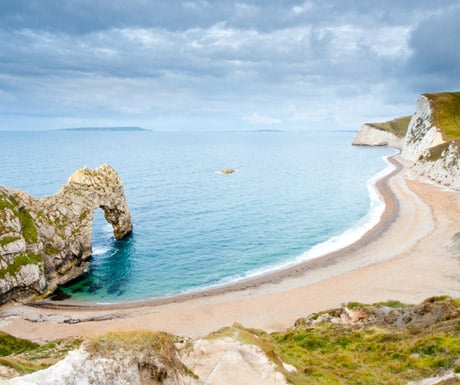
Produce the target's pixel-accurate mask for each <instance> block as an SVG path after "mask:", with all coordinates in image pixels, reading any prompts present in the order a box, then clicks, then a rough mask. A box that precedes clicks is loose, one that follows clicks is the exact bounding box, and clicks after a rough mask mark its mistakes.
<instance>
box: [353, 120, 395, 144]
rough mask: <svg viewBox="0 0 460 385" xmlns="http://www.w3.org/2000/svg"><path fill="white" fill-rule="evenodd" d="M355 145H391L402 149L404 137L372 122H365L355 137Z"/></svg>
mask: <svg viewBox="0 0 460 385" xmlns="http://www.w3.org/2000/svg"><path fill="white" fill-rule="evenodd" d="M353 144H354V145H355V146H389V147H394V148H398V149H401V148H402V144H403V139H402V138H398V137H397V136H396V135H395V134H393V133H391V132H388V131H385V130H382V129H381V128H378V127H376V126H375V125H373V124H372V123H364V124H363V125H362V126H361V128H360V129H359V131H358V133H357V134H356V136H355V138H354V139H353Z"/></svg>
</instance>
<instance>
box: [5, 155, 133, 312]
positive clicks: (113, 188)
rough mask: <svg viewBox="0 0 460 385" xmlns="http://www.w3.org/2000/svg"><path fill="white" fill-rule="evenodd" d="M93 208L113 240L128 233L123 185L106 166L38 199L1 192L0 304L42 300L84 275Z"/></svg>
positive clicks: (79, 173) (72, 178) (78, 174)
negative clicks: (110, 226)
mask: <svg viewBox="0 0 460 385" xmlns="http://www.w3.org/2000/svg"><path fill="white" fill-rule="evenodd" d="M97 208H101V209H102V210H103V212H104V216H105V218H106V220H107V221H108V222H109V223H110V224H111V225H112V227H113V233H114V236H115V238H116V239H122V238H123V237H125V236H127V235H128V234H130V233H131V231H132V222H131V215H130V212H129V208H128V204H127V202H126V199H125V194H124V190H123V185H122V182H121V179H120V177H119V176H118V174H117V172H116V171H115V170H114V169H113V168H112V167H110V166H109V165H108V164H103V165H102V166H100V167H98V168H96V169H94V170H90V169H88V168H86V167H85V168H83V169H81V170H79V171H76V172H75V173H74V174H72V175H71V176H70V178H69V180H68V182H67V183H66V184H65V185H63V186H62V188H61V189H60V190H59V191H58V192H57V193H56V194H54V195H52V196H47V197H44V198H42V199H36V198H34V197H32V196H31V195H29V194H27V193H25V192H22V191H18V190H13V189H9V188H6V187H1V186H0V303H5V302H9V301H12V300H13V301H24V300H30V299H32V298H34V297H35V298H39V297H41V296H45V295H46V294H49V293H51V292H53V291H54V290H55V289H56V287H57V285H59V284H62V283H64V282H67V281H69V280H71V279H73V278H75V277H77V276H79V275H81V274H82V273H83V272H85V271H86V270H87V269H88V267H89V262H88V258H89V257H90V256H91V237H92V222H93V211H94V210H95V209H97Z"/></svg>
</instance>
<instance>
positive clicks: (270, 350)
mask: <svg viewBox="0 0 460 385" xmlns="http://www.w3.org/2000/svg"><path fill="white" fill-rule="evenodd" d="M0 336H1V337H2V338H0V354H1V357H0V363H1V364H3V365H8V366H10V367H14V368H16V369H17V370H18V371H19V372H20V373H24V372H27V371H32V370H37V369H39V368H41V367H40V365H45V366H47V365H49V363H50V360H51V359H54V360H55V359H56V358H55V357H59V356H61V357H62V356H63V355H64V354H63V352H65V351H66V350H67V351H68V349H70V348H76V347H78V346H79V344H80V341H78V340H73V341H58V342H54V343H52V344H47V345H43V346H39V345H37V344H34V343H31V342H28V341H25V340H21V339H16V338H14V337H12V336H8V335H6V334H2V335H0ZM222 337H231V338H233V339H235V340H237V341H239V342H240V343H243V344H251V345H256V346H258V347H259V348H260V349H261V350H262V351H263V352H264V353H265V354H266V356H267V357H268V359H270V360H271V361H272V362H273V363H274V364H275V365H276V367H277V368H278V370H279V371H280V372H282V373H283V374H284V375H285V376H286V378H287V380H288V382H289V383H291V384H293V385H300V384H328V385H329V384H353V385H358V384H393V385H398V384H406V383H407V382H408V381H414V380H420V379H424V378H428V377H433V376H437V375H439V374H443V373H446V371H447V370H453V372H455V373H460V360H459V357H460V300H455V299H452V298H450V297H446V296H443V297H433V298H430V299H428V300H426V301H424V302H423V303H421V304H419V305H415V306H413V305H405V304H402V303H400V302H398V301H389V302H385V303H378V304H374V305H365V304H361V303H357V302H353V303H350V304H348V305H347V306H344V307H342V308H340V309H334V310H329V311H324V312H321V313H316V314H312V315H310V316H308V317H306V318H301V319H299V320H298V321H297V322H296V324H295V326H294V327H293V328H291V329H288V330H285V331H281V332H275V333H267V332H264V331H262V330H257V329H248V328H244V327H243V326H241V325H239V324H234V325H233V326H232V327H227V328H223V329H221V330H219V331H217V332H215V333H213V334H211V335H210V336H208V338H209V339H215V338H222ZM178 342H180V344H179V345H183V342H184V341H183V340H182V339H179V338H178V337H174V336H171V335H168V334H165V333H152V332H142V331H141V332H118V333H109V334H106V335H104V336H101V337H95V338H92V339H91V340H89V341H86V343H85V349H86V350H87V351H88V352H89V353H90V355H91V356H93V357H107V358H112V359H115V360H126V359H128V360H133V363H136V362H137V365H138V367H139V368H141V369H142V370H147V371H148V373H149V375H150V377H151V378H153V379H160V378H166V377H168V378H169V376H170V374H174V373H181V374H186V375H192V376H193V373H191V372H190V371H189V370H188V369H187V367H185V365H184V364H183V363H182V362H181V360H180V350H178V347H177V346H178V344H177V343H178ZM186 349H187V344H186V345H185V350H186ZM46 359H48V361H46ZM218 359H219V357H216V360H218ZM120 362H121V361H120ZM286 364H287V365H286ZM289 365H290V366H289ZM293 368H295V370H293ZM195 378H196V377H195ZM455 381H456V380H455V379H451V380H448V381H447V382H446V381H445V382H444V383H445V384H446V385H447V384H455V383H458V382H455ZM444 383H442V384H444ZM439 384H441V382H439Z"/></svg>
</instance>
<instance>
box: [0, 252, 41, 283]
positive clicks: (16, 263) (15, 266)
mask: <svg viewBox="0 0 460 385" xmlns="http://www.w3.org/2000/svg"><path fill="white" fill-rule="evenodd" d="M42 262H43V257H42V256H41V255H39V254H32V253H30V252H28V251H27V252H25V253H23V254H20V255H18V256H16V257H15V258H14V260H13V263H10V264H8V265H7V266H6V267H5V268H3V269H0V279H1V278H5V276H6V275H7V274H9V275H11V276H12V277H14V276H15V275H16V274H17V273H18V272H19V270H20V269H21V267H22V266H25V265H29V264H33V265H38V264H41V263H42Z"/></svg>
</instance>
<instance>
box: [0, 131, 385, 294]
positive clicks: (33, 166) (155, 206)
mask: <svg viewBox="0 0 460 385" xmlns="http://www.w3.org/2000/svg"><path fill="white" fill-rule="evenodd" d="M353 135H354V133H352V132H330V131H329V132H170V133H165V132H66V131H49V132H22V133H21V132H19V133H18V132H0V143H1V148H2V151H1V152H0V185H3V186H8V187H12V188H17V189H20V190H24V191H27V192H29V193H30V194H32V195H33V196H35V197H43V196H45V195H50V194H53V193H54V192H56V191H57V190H58V189H59V188H60V186H61V185H62V184H64V183H65V182H66V181H67V179H68V177H69V176H70V175H71V174H72V173H73V172H74V171H75V170H77V169H80V168H82V167H83V166H88V167H90V168H94V167H97V166H99V165H100V164H102V163H109V164H110V165H112V166H113V167H114V168H115V169H116V170H117V171H118V172H119V174H120V176H121V178H122V180H123V183H124V187H125V193H126V196H127V200H128V203H129V206H130V209H131V213H132V217H133V223H134V231H133V234H132V236H130V237H129V238H128V239H125V240H123V241H116V240H115V239H114V238H113V236H112V229H111V226H110V225H109V224H107V223H106V222H105V220H104V218H103V215H102V211H101V210H100V209H99V210H97V212H96V213H95V214H96V215H95V223H94V227H93V256H92V259H91V261H92V269H91V271H90V272H89V273H88V274H87V275H86V276H85V277H83V279H82V280H80V281H79V282H77V283H74V284H73V285H72V286H70V287H67V288H65V289H64V290H65V291H66V292H67V293H69V294H71V295H72V300H77V301H91V302H121V301H129V300H138V299H144V298H153V297H162V296H166V295H171V294H176V293H181V292H186V291H191V290H197V289H201V288H204V287H209V286H213V285H219V284H223V283H228V282H232V281H235V280H238V279H241V278H243V277H247V276H251V275H256V274H260V273H261V272H264V271H269V270H272V269H276V268H280V267H282V266H287V265H289V264H292V263H295V262H298V261H300V260H304V259H308V258H312V257H314V256H317V255H319V254H321V253H323V252H326V251H328V250H330V249H332V248H336V247H339V246H343V245H344V244H346V243H349V242H351V241H352V240H354V239H356V238H357V237H359V235H360V234H362V232H363V231H364V230H365V229H366V228H368V227H369V226H370V224H371V223H372V222H375V221H376V220H378V217H379V213H380V212H381V210H382V205H383V204H382V202H381V201H380V200H379V198H378V196H377V195H376V194H375V191H374V190H373V189H372V187H371V186H372V181H373V180H375V176H376V174H377V173H379V172H381V171H382V170H383V169H385V168H387V167H388V166H387V163H386V162H385V161H384V160H383V157H384V156H386V155H389V154H390V153H392V150H390V149H386V148H365V147H353V146H351V141H352V138H353ZM224 168H234V169H236V170H237V171H236V173H234V174H230V175H222V174H221V173H220V172H219V171H220V170H221V169H224Z"/></svg>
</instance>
